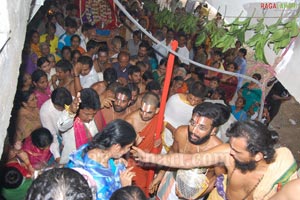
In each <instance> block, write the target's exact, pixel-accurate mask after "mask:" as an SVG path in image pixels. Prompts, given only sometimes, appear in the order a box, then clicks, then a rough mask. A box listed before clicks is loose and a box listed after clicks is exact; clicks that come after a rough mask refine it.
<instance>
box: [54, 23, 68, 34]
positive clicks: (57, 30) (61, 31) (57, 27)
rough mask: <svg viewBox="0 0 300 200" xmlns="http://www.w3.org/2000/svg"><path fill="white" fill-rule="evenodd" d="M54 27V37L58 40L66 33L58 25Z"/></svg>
mask: <svg viewBox="0 0 300 200" xmlns="http://www.w3.org/2000/svg"><path fill="white" fill-rule="evenodd" d="M55 26H56V31H55V35H56V36H57V37H58V38H59V37H60V36H61V35H62V34H64V33H65V32H66V31H65V29H64V28H63V27H62V26H61V25H59V23H56V24H55Z"/></svg>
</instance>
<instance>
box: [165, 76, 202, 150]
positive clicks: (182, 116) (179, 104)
mask: <svg viewBox="0 0 300 200" xmlns="http://www.w3.org/2000/svg"><path fill="white" fill-rule="evenodd" d="M206 94H207V89H206V86H205V85H204V84H203V83H202V82H200V81H196V82H194V83H193V84H191V85H190V86H189V92H188V93H186V94H183V93H180V94H175V95H173V96H171V97H170V98H169V99H168V101H167V104H166V110H165V116H164V117H165V118H164V121H165V123H166V128H165V130H164V133H163V134H162V140H163V150H162V152H163V153H166V152H168V150H169V148H170V146H171V145H172V144H173V134H174V133H175V130H176V128H178V127H179V126H181V125H186V124H188V122H189V120H190V119H191V113H192V111H193V108H194V107H195V106H196V105H198V104H200V103H202V102H203V101H204V97H205V96H206Z"/></svg>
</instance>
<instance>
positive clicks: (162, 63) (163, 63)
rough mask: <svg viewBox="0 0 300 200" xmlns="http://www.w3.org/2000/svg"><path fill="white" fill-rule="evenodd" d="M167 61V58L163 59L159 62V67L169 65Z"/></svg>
mask: <svg viewBox="0 0 300 200" xmlns="http://www.w3.org/2000/svg"><path fill="white" fill-rule="evenodd" d="M167 61H168V60H167V59H166V58H162V59H161V60H160V62H159V65H166V64H167Z"/></svg>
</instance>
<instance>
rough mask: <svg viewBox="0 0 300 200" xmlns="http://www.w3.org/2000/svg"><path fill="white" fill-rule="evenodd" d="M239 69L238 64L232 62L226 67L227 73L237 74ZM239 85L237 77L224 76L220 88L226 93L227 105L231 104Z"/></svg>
mask: <svg viewBox="0 0 300 200" xmlns="http://www.w3.org/2000/svg"><path fill="white" fill-rule="evenodd" d="M237 68H238V66H237V64H236V63H234V62H232V63H229V64H228V65H227V66H226V71H229V72H235V71H236V70H237ZM237 84H238V78H237V77H235V76H232V75H228V74H223V75H222V78H221V80H220V86H219V87H220V88H222V89H223V90H224V91H225V100H226V102H227V103H228V102H230V101H231V99H232V98H233V96H234V94H235V92H236V87H237Z"/></svg>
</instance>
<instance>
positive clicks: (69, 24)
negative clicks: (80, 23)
mask: <svg viewBox="0 0 300 200" xmlns="http://www.w3.org/2000/svg"><path fill="white" fill-rule="evenodd" d="M65 27H70V28H77V23H76V21H75V20H74V19H72V18H71V17H66V18H65Z"/></svg>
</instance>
